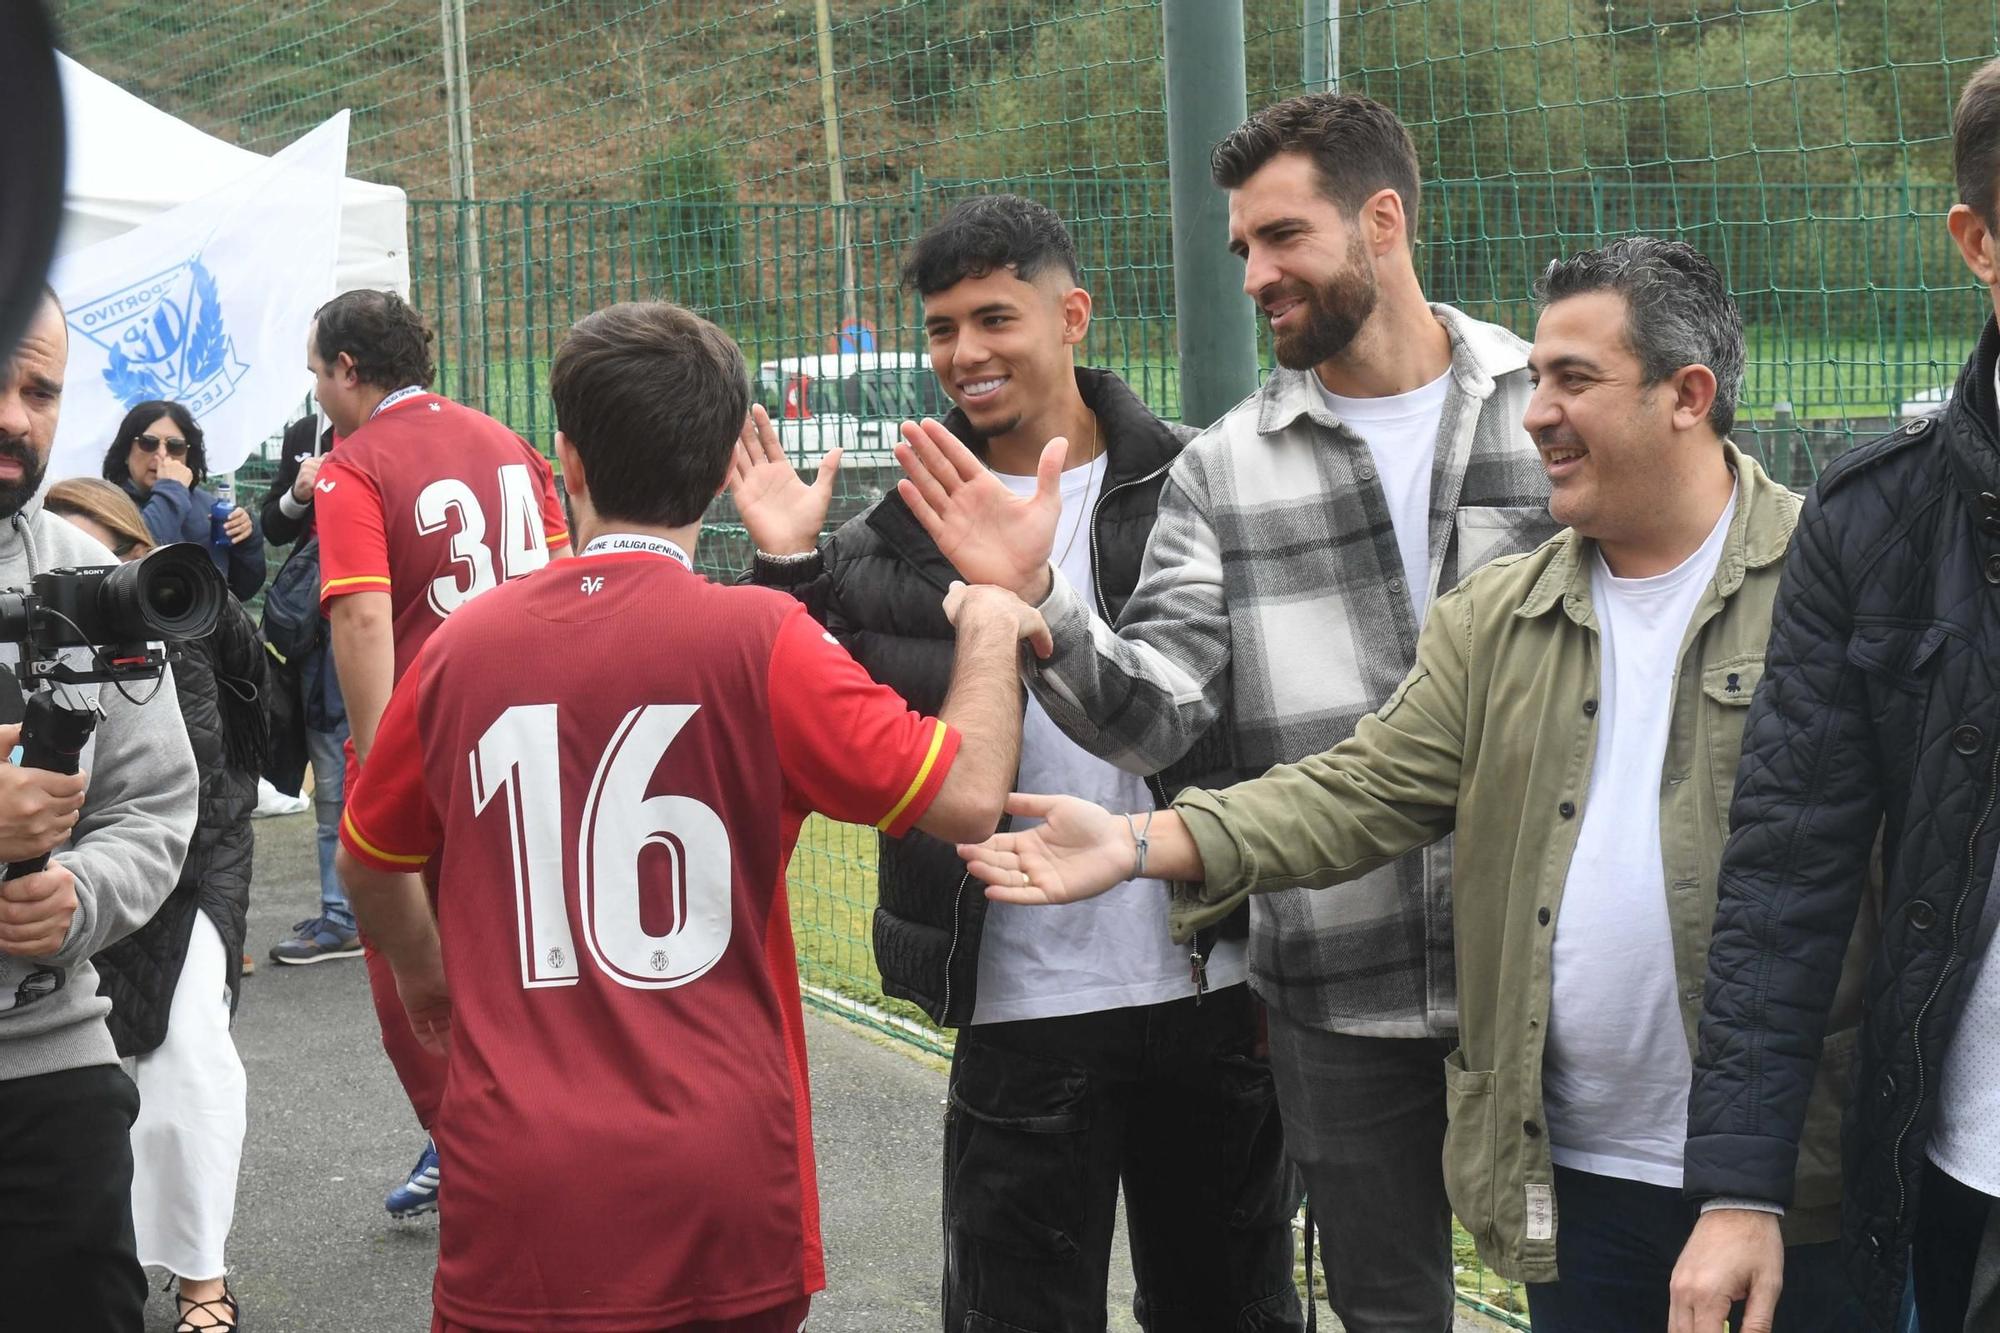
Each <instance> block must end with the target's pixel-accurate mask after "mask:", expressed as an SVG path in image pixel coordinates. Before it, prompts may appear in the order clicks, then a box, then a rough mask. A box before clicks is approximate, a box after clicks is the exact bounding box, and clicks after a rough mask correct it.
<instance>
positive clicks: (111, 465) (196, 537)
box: [104, 400, 265, 601]
mask: <svg viewBox="0 0 2000 1333" xmlns="http://www.w3.org/2000/svg"><path fill="white" fill-rule="evenodd" d="M104 479H105V480H106V481H109V482H115V483H116V484H117V485H119V486H122V487H124V488H125V493H126V494H127V495H129V496H131V497H132V503H133V504H135V505H137V506H139V513H140V515H141V517H143V518H144V519H145V520H146V528H147V530H148V531H149V532H151V533H152V534H153V540H154V541H155V542H157V543H159V544H160V545H162V546H165V545H166V544H167V543H169V542H198V543H200V544H201V545H203V546H207V547H208V548H209V550H208V553H209V556H210V558H211V559H213V560H214V561H215V567H216V568H217V569H219V570H221V571H222V576H223V578H225V579H227V580H228V581H229V590H230V591H231V592H233V593H235V594H236V596H237V598H238V600H241V601H247V600H249V599H250V598H251V597H253V596H255V595H256V592H257V589H259V588H261V587H263V586H264V574H265V571H264V535H263V534H262V533H261V532H259V531H258V530H257V521H256V520H255V519H254V518H252V517H251V515H250V512H249V511H248V510H246V509H244V508H243V507H241V506H240V505H239V506H238V507H237V508H235V509H234V510H232V511H231V512H230V515H229V518H228V521H227V522H225V523H224V524H223V527H222V530H223V533H224V534H225V535H226V536H227V537H228V539H229V544H228V545H227V546H222V547H218V546H212V545H210V544H209V511H210V510H212V509H213V508H214V507H215V496H213V495H212V494H210V493H209V492H208V491H207V490H205V489H203V483H205V482H206V481H207V480H208V456H207V454H206V453H204V452H203V450H202V435H201V427H200V426H198V425H196V424H195V419H194V415H193V414H192V413H190V412H189V411H188V410H187V408H185V407H183V406H182V405H181V404H179V403H169V402H162V401H157V400H155V401H153V402H145V403H140V404H139V405H138V406H137V407H134V408H133V409H132V410H131V411H129V412H127V413H126V414H125V420H124V421H122V422H120V423H119V426H118V434H117V435H116V436H115V437H114V438H113V439H112V441H111V447H110V448H109V449H107V450H105V452H104Z"/></svg>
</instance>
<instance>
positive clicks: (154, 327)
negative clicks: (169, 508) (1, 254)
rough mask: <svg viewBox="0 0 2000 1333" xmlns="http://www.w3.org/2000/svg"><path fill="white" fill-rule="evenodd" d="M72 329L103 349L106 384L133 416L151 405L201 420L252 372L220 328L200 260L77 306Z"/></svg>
mask: <svg viewBox="0 0 2000 1333" xmlns="http://www.w3.org/2000/svg"><path fill="white" fill-rule="evenodd" d="M69 323H70V327H71V328H73V329H75V330H76V331H77V332H78V333H81V334H82V335H83V336H84V337H86V338H88V339H90V340H91V341H92V342H94V343H96V344H97V345H98V346H99V347H102V348H103V349H104V350H105V351H106V352H107V353H108V354H109V360H108V361H107V362H106V364H105V367H104V383H105V385H106V386H107V387H108V388H109V389H110V390H111V393H112V396H113V397H115V398H117V399H118V401H119V402H121V403H123V404H124V405H125V406H126V407H127V408H131V407H134V406H136V405H137V404H139V403H143V402H145V401H146V400H148V399H151V398H165V399H172V400H174V401H177V402H181V403H185V404H186V405H187V407H188V410H189V411H191V412H193V413H194V414H195V416H197V417H200V416H204V415H206V414H207V413H208V412H210V411H212V410H214V409H215V408H216V407H217V406H219V405H220V404H222V403H224V402H227V401H228V399H229V396H230V395H231V394H232V393H234V392H236V386H237V384H238V383H239V382H241V380H242V379H243V376H244V375H245V374H247V373H248V372H249V370H250V367H249V365H248V364H247V363H246V362H244V361H243V360H242V359H241V358H240V357H239V356H237V354H236V345H235V343H234V342H233V341H232V340H231V339H230V337H229V333H228V331H227V329H225V328H224V327H223V322H222V297H221V295H220V293H218V292H217V291H216V287H215V278H214V275H212V274H211V273H210V272H209V271H208V269H207V268H206V267H204V266H203V264H202V262H201V256H200V255H199V254H197V255H195V256H193V257H192V258H190V259H189V260H188V261H187V262H186V263H183V264H177V265H175V266H174V267H173V268H170V269H167V270H166V271H164V272H161V273H156V274H154V275H153V276H152V277H150V278H145V279H142V280H140V281H139V282H135V283H133V284H132V285H130V286H128V287H124V288H121V289H120V290H118V291H115V292H112V293H110V294H109V295H107V296H103V297H100V298H98V299H96V300H92V301H79V302H76V303H74V304H73V305H71V307H70V311H69Z"/></svg>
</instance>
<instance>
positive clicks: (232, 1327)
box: [174, 1279, 240, 1333]
mask: <svg viewBox="0 0 2000 1333" xmlns="http://www.w3.org/2000/svg"><path fill="white" fill-rule="evenodd" d="M174 1301H175V1303H176V1305H177V1306H178V1307H179V1309H180V1316H181V1318H180V1322H179V1323H177V1324H175V1325H174V1333H211V1331H212V1330H221V1331H222V1333H236V1324H237V1320H238V1318H239V1317H240V1316H239V1314H238V1312H237V1309H236V1294H235V1293H234V1292H232V1291H230V1290H229V1282H228V1280H227V1279H224V1281H223V1283H222V1294H221V1295H220V1296H217V1297H215V1298H213V1299H212V1300H206V1301H197V1300H195V1299H193V1298H192V1297H188V1296H183V1295H181V1294H180V1291H179V1289H178V1288H176V1289H175V1291H174ZM196 1315H202V1316H204V1317H205V1318H206V1319H207V1321H208V1322H206V1323H201V1324H197V1323H195V1322H194V1316H196Z"/></svg>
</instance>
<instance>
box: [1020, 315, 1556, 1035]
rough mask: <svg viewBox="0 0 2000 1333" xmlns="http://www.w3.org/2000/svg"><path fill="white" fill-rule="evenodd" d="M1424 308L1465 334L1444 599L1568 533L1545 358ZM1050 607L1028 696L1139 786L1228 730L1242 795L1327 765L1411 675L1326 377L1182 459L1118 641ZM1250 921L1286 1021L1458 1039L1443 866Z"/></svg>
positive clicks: (1380, 513)
mask: <svg viewBox="0 0 2000 1333" xmlns="http://www.w3.org/2000/svg"><path fill="white" fill-rule="evenodd" d="M1431 309H1432V311H1433V312H1434V313H1435V314H1436V315H1437V317H1438V322H1439V323H1441V324H1442V325H1443V326H1444V328H1445V331H1446V332H1447V333H1448V334H1450V336H1451V385H1450V388H1449V390H1448V391H1447V393H1446V396H1445V404H1444V414H1443V417H1442V419H1441V420H1440V422H1439V425H1438V439H1437V462H1436V465H1435V467H1434V468H1433V471H1432V474H1431V501H1430V552H1431V560H1430V569H1429V570H1428V571H1426V574H1427V578H1428V580H1429V584H1430V590H1431V592H1432V594H1433V595H1435V594H1437V593H1440V592H1443V591H1445V590H1446V589H1449V588H1451V587H1452V586H1453V585H1454V584H1456V583H1457V582H1458V581H1459V580H1460V579H1461V578H1463V577H1464V576H1465V575H1467V574H1470V573H1471V572H1472V571H1473V570H1475V569H1477V568H1479V567H1480V566H1481V565H1483V564H1485V563H1486V562H1487V561H1488V560H1491V559H1493V558H1494V557H1495V556H1500V555H1511V554H1514V553H1517V552H1521V551H1527V550H1532V549H1533V548H1534V547H1535V546H1536V545H1538V544H1539V543H1540V542H1541V541H1542V540H1543V539H1544V538H1547V537H1549V536H1550V535H1552V534H1553V533H1554V532H1555V530H1556V524H1555V521H1554V520H1553V519H1551V518H1550V517H1549V513H1548V481H1547V479H1546V477H1545V476H1544V474H1543V471H1542V466H1541V460H1540V458H1539V456H1538V455H1537V454H1536V452H1535V448H1534V445H1533V444H1532V443H1531V442H1530V441H1529V439H1528V437H1527V435H1526V433H1525V432H1524V431H1523V430H1522V429H1521V415H1522V412H1523V410H1524V409H1525V408H1526V406H1527V401H1528V392H1529V390H1528V375H1527V364H1528V360H1527V358H1528V345H1527V344H1526V343H1524V342H1522V341H1521V340H1520V339H1519V338H1517V337H1515V336H1514V335H1513V334H1512V333H1509V332H1508V331H1507V330H1505V329H1503V328H1500V327H1498V326H1497V325H1493V324H1486V323H1482V322H1480V321H1479V320H1475V319H1473V318H1471V317H1470V316H1468V315H1465V314H1463V313H1461V312H1460V311H1457V310H1454V309H1452V308H1451V307H1450V306H1442V305H1434V306H1432V307H1431ZM1042 610H1043V614H1044V615H1045V616H1046V617H1047V618H1048V622H1049V628H1050V630H1051V631H1052V632H1053V634H1054V636H1055V643H1056V651H1055V655H1054V656H1053V657H1051V658H1050V659H1049V660H1048V661H1047V662H1044V663H1042V664H1040V666H1039V667H1038V668H1034V669H1033V674H1032V675H1031V677H1030V682H1029V683H1030V685H1031V686H1032V687H1033V689H1034V691H1035V696H1036V697H1037V698H1038V699H1040V700H1041V701H1042V706H1043V707H1044V708H1046V709H1047V710H1048V713H1049V716H1050V717H1051V718H1053V719H1054V720H1055V722H1056V724H1057V725H1058V726H1060V727H1061V728H1062V729H1063V730H1064V731H1066V732H1068V733H1069V734H1070V735H1071V736H1072V737H1073V738H1074V739H1075V740H1076V742H1077V743H1078V744H1079V745H1082V746H1083V747H1084V748H1085V749H1088V750H1090V751H1092V752H1093V753H1095V754H1098V755H1101V756H1103V757H1104V758H1106V759H1109V760H1110V761H1111V762H1113V763H1115V764H1118V765H1119V766H1120V767H1122V768H1125V769H1127V770H1130V771H1132V772H1137V773H1154V772H1157V771H1159V770H1160V769H1162V768H1164V767H1166V766H1167V765H1168V764H1170V763H1172V762H1173V761H1175V760H1176V759H1178V758H1180V757H1181V755H1182V754H1183V753H1184V752H1185V751H1186V749H1187V748H1188V746H1189V745H1191V744H1192V743H1193V741H1194V739H1195V738H1196V737H1198V736H1200V735H1201V734H1202V733H1203V732H1204V731H1206V730H1207V729H1208V728H1209V727H1210V726H1212V725H1213V724H1214V723H1215V722H1216V720H1217V719H1218V718H1220V717H1222V716H1223V715H1224V710H1225V709H1227V710H1229V711H1230V715H1231V724H1232V725H1231V739H1232V740H1233V742H1234V746H1235V757H1236V765H1237V774H1236V776H1237V777H1238V778H1239V779H1242V778H1251V777H1255V776H1257V775H1258V774H1259V773H1262V772H1263V771H1264V770H1265V769H1267V768H1270V767H1271V766H1272V765H1274V764H1282V763H1293V762H1296V761H1298V760H1301V759H1304V758H1305V757H1306V756H1308V755H1313V754H1318V753H1320V752H1321V751H1323V750H1330V749H1332V748H1333V747H1334V746H1335V745H1336V744H1338V743H1339V742H1341V741H1343V740H1345V739H1346V738H1347V737H1349V736H1351V735H1352V734H1353V733H1354V728H1355V724H1357V723H1358V722H1360V721H1361V719H1362V718H1363V717H1366V716H1367V715H1368V713H1369V712H1370V711H1371V710H1372V709H1373V708H1374V707H1375V706H1376V705H1377V704H1379V703H1381V702H1382V701H1383V700H1384V699H1386V698H1388V697H1389V693H1390V691H1392V690H1394V689H1395V688H1396V686H1397V684H1398V683H1399V682H1400V681H1401V680H1402V679H1403V676H1404V674H1405V673H1406V672H1408V671H1409V669H1410V667H1411V665H1412V664H1413V663H1414V661H1415V658H1416V644H1417V629H1418V626H1417V622H1416V617H1415V615H1414V614H1413V613H1412V611H1411V607H1410V597H1409V594H1408V592H1407V590H1406V589H1405V588H1404V587H1403V559H1402V554H1401V551H1400V550H1399V548H1398V547H1397V545H1396V533H1395V529H1394V527H1393V526H1392V525H1391V522H1390V518H1389V509H1388V501H1387V500H1386V499H1385V498H1384V497H1383V492H1382V485H1381V483H1380V481H1378V480H1377V479H1376V476H1375V470H1374V466H1373V460H1372V456H1371V455H1370V453H1369V451H1368V446H1367V444H1366V443H1365V442H1363V441H1362V439H1361V438H1360V437H1359V436H1358V435H1356V434H1355V433H1354V432H1353V431H1351V430H1349V429H1348V428H1347V427H1346V426H1344V425H1342V424H1341V423H1340V421H1339V420H1338V419H1337V418H1335V417H1334V415H1333V413H1332V412H1330V411H1329V410H1328V409H1327V406H1326V401H1325V399H1323V398H1322V397H1321V396H1320V395H1319V393H1318V391H1317V390H1316V389H1315V388H1314V386H1313V382H1312V372H1310V371H1291V370H1279V371H1277V372H1275V373H1273V374H1272V376H1271V378H1270V379H1269V380H1268V381H1266V383H1265V385H1264V387H1263V388H1262V389H1260V390H1258V391H1257V392H1256V393H1255V394H1253V395H1251V396H1250V397H1249V398H1246V399H1244V400H1243V402H1241V403H1239V404H1238V405H1237V406H1236V407H1235V408H1233V409H1231V410H1230V412H1229V414H1228V415H1227V416H1225V417H1223V418H1222V420H1220V421H1218V422H1216V423H1215V424H1214V425H1213V426H1211V427H1209V428H1208V430H1207V431H1205V432H1203V433H1202V435H1201V437H1200V438H1199V439H1197V440H1195V441H1194V442H1193V443H1192V444H1190V445H1188V446H1187V448H1186V449H1185V450H1184V451H1183V452H1182V453H1181V455H1180V457H1179V458H1178V459H1177V460H1176V461H1175V463H1174V466H1173V470H1172V472H1170V473H1169V474H1168V477H1167V484H1166V488H1165V489H1164V490H1163V491H1162V492H1161V493H1160V513H1159V518H1158V520H1157V521H1156V522H1155V523H1154V525H1153V531H1152V535H1151V538H1150V540H1149V541H1148V543H1147V546H1146V559H1145V564H1144V566H1143V567H1142V569H1141V572H1140V575H1139V586H1138V587H1137V588H1136V589H1135V590H1134V591H1133V593H1132V597H1131V600H1129V601H1128V602H1126V604H1125V607H1124V610H1123V611H1122V612H1121V613H1120V615H1119V617H1118V627H1117V629H1116V630H1115V631H1114V630H1113V629H1112V628H1111V627H1110V626H1108V625H1106V624H1104V623H1103V622H1102V621H1096V622H1095V623H1093V620H1092V617H1091V615H1090V609H1089V607H1087V606H1086V605H1085V604H1084V603H1083V600H1082V599H1081V598H1080V597H1077V596H1076V595H1075V594H1074V593H1072V592H1071V591H1070V590H1069V588H1068V586H1067V585H1066V584H1065V583H1064V582H1063V581H1062V580H1061V579H1057V580H1056V581H1055V591H1054V593H1053V594H1052V595H1051V596H1050V598H1049V600H1048V602H1047V603H1046V604H1045V605H1044V606H1043V608H1042ZM1250 909H1251V910H1250V981H1251V985H1252V987H1253V988H1254V989H1255V990H1256V991H1257V993H1258V995H1260V996H1261V997H1263V999H1264V1000H1265V1002H1266V1003H1268V1004H1270V1005H1272V1006H1273V1007H1275V1008H1277V1009H1278V1010H1280V1011H1282V1012H1283V1013H1284V1014H1285V1015H1286V1016H1288V1017H1289V1018H1291V1019H1292V1021H1293V1022H1295V1023H1299V1024H1301V1025H1303V1026H1307V1027H1315V1028H1322V1029H1328V1030H1331V1031H1336V1032H1347V1033H1352V1034H1355V1035H1357V1036H1374V1037H1422V1036H1435V1035H1441V1034H1443V1033H1446V1032H1449V1031H1450V1030H1451V1029H1452V1028H1453V1027H1454V1025H1455V1024H1456V1021H1457V1000H1456V996H1455V993H1454V990H1453V983H1452V935H1451V861H1450V856H1449V853H1448V851H1447V850H1446V848H1445V847H1443V846H1439V847H1433V848H1431V849H1429V850H1428V851H1423V852H1412V853H1410V854H1409V855H1407V856H1404V857H1401V858H1399V859H1398V860H1396V861H1395V862H1393V863H1391V864H1389V865H1386V866H1383V867H1382V868H1381V869H1379V870H1377V871H1374V872H1373V873H1371V874H1369V875H1367V876H1366V877H1364V878H1363V879H1361V880H1358V881H1356V882H1355V883H1354V884H1353V885H1351V886H1349V888H1348V889H1347V890H1346V892H1345V893H1343V894H1340V895H1335V894H1324V893H1321V894H1315V893H1310V892H1308V891H1306V890H1304V889H1296V890H1290V891H1287V892H1282V893H1270V894H1264V895H1261V896H1260V897H1258V898H1256V899H1255V900H1253V901H1252V902H1251V904H1250Z"/></svg>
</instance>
